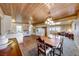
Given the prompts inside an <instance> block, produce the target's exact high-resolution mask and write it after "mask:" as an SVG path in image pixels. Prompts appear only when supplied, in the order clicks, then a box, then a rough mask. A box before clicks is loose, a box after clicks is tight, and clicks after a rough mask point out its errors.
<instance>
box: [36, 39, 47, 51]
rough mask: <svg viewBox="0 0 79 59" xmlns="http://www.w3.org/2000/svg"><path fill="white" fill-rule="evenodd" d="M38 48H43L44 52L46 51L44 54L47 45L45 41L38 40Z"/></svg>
mask: <svg viewBox="0 0 79 59" xmlns="http://www.w3.org/2000/svg"><path fill="white" fill-rule="evenodd" d="M37 46H38V49H39V48H41V49H42V50H44V52H45V51H46V44H45V42H44V40H41V38H38V39H37Z"/></svg>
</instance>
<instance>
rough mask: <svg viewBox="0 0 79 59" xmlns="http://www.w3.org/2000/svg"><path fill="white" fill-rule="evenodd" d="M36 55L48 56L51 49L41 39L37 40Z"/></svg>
mask: <svg viewBox="0 0 79 59" xmlns="http://www.w3.org/2000/svg"><path fill="white" fill-rule="evenodd" d="M37 49H38V55H44V56H50V55H51V52H52V49H51V48H50V47H49V46H48V45H46V44H45V42H44V40H41V38H38V39H37Z"/></svg>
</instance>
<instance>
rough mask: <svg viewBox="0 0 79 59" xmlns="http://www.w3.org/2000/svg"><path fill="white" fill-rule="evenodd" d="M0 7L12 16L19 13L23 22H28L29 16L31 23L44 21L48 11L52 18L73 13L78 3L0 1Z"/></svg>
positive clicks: (75, 11) (78, 5)
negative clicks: (4, 2) (9, 2)
mask: <svg viewBox="0 0 79 59" xmlns="http://www.w3.org/2000/svg"><path fill="white" fill-rule="evenodd" d="M0 7H1V9H2V11H3V12H4V14H6V15H10V16H12V17H13V18H15V17H16V16H17V15H21V16H22V21H23V23H28V21H29V18H30V16H31V17H32V18H33V20H32V23H33V24H37V23H41V22H44V21H45V20H46V18H47V17H48V16H49V11H50V16H51V17H52V18H53V19H59V18H63V17H66V16H70V15H74V14H76V13H77V11H78V10H79V8H78V7H79V4H75V3H74V4H72V3H54V4H53V3H52V4H45V3H34V4H33V3H11V4H8V3H6V4H3V3H1V4H0ZM49 7H50V8H49Z"/></svg>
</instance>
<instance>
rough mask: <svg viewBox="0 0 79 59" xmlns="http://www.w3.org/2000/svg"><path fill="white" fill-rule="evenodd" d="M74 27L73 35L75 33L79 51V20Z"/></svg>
mask: <svg viewBox="0 0 79 59" xmlns="http://www.w3.org/2000/svg"><path fill="white" fill-rule="evenodd" d="M72 26H73V33H74V41H75V44H76V46H77V47H78V49H79V20H75V21H74V22H73V23H72Z"/></svg>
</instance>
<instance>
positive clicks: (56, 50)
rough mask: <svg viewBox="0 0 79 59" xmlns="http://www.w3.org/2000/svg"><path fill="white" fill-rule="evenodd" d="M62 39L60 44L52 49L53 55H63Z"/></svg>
mask: <svg viewBox="0 0 79 59" xmlns="http://www.w3.org/2000/svg"><path fill="white" fill-rule="evenodd" d="M63 40H64V39H63V38H62V39H60V43H59V44H58V45H57V46H56V47H55V48H54V55H57V56H61V54H63Z"/></svg>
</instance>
